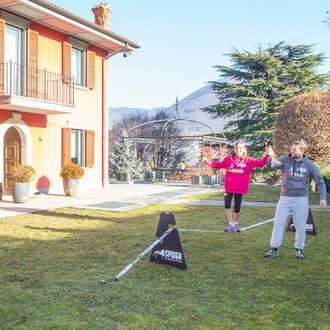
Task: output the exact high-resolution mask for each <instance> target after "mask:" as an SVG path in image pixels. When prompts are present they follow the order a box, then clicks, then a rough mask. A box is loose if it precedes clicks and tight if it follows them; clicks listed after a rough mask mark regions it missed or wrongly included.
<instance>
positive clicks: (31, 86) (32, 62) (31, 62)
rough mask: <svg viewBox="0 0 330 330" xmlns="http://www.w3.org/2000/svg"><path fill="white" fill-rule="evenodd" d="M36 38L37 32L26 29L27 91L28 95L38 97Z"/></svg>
mask: <svg viewBox="0 0 330 330" xmlns="http://www.w3.org/2000/svg"><path fill="white" fill-rule="evenodd" d="M38 39H39V33H38V32H35V31H32V30H28V50H27V65H28V69H27V70H28V72H27V75H28V80H27V82H28V86H27V92H28V96H29V97H34V98H37V97H38Z"/></svg>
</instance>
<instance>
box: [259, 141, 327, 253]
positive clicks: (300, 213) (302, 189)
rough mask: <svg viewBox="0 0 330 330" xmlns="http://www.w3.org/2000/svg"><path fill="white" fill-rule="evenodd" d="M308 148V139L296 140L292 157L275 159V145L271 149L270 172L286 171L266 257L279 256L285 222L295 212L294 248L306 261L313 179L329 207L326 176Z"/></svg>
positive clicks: (290, 155)
mask: <svg viewBox="0 0 330 330" xmlns="http://www.w3.org/2000/svg"><path fill="white" fill-rule="evenodd" d="M307 149H308V145H307V143H306V142H305V141H304V140H297V141H294V142H293V144H292V147H291V154H289V155H287V156H283V157H280V158H278V159H277V160H274V151H273V148H272V147H271V146H269V147H268V148H267V153H268V155H269V156H270V157H268V159H267V162H266V165H267V167H268V168H270V169H281V170H282V189H281V197H280V200H279V202H278V204H277V208H276V213H275V220H274V227H273V233H272V237H271V240H270V250H269V252H267V253H266V254H265V257H266V258H273V257H277V256H278V248H279V247H280V246H281V244H282V240H283V230H284V226H285V222H286V220H287V218H288V216H289V214H290V213H292V218H293V223H294V226H295V228H296V236H295V243H294V246H295V248H296V252H295V256H296V257H297V258H299V259H301V258H303V257H304V255H303V252H302V250H303V248H304V246H305V238H306V222H307V218H308V212H309V203H308V194H309V182H310V178H312V179H313V180H314V181H315V183H316V186H317V190H318V192H319V194H320V206H322V207H323V206H326V205H327V202H326V186H325V183H324V181H323V177H322V175H321V173H320V171H319V170H318V168H317V167H316V165H315V164H313V163H312V162H311V161H310V160H308V159H307V157H306V155H305V152H306V151H307Z"/></svg>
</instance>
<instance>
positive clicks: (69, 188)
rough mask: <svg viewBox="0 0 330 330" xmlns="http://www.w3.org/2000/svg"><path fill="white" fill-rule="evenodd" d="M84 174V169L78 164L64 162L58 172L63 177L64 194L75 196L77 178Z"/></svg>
mask: <svg viewBox="0 0 330 330" xmlns="http://www.w3.org/2000/svg"><path fill="white" fill-rule="evenodd" d="M84 175H85V171H84V169H83V168H82V167H81V166H80V165H78V164H72V163H69V164H66V165H64V166H63V168H62V171H61V173H60V176H61V178H62V179H63V188H64V193H65V195H66V196H76V195H77V191H78V183H79V181H78V180H79V179H80V178H82V177H83V176H84Z"/></svg>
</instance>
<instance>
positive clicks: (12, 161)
mask: <svg viewBox="0 0 330 330" xmlns="http://www.w3.org/2000/svg"><path fill="white" fill-rule="evenodd" d="M3 162H4V164H3V169H4V173H3V177H4V187H3V192H4V194H10V193H11V187H12V185H13V182H12V181H11V180H10V174H9V169H10V166H14V165H17V164H19V163H21V137H20V134H19V133H18V131H17V129H16V128H15V127H14V126H12V127H10V128H9V129H8V130H7V131H6V134H5V136H4V139H3Z"/></svg>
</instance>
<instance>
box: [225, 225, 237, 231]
mask: <svg viewBox="0 0 330 330" xmlns="http://www.w3.org/2000/svg"><path fill="white" fill-rule="evenodd" d="M225 231H226V232H227V233H233V232H236V231H237V230H236V228H235V227H234V226H231V225H229V226H228V227H227V228H226V229H225Z"/></svg>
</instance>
